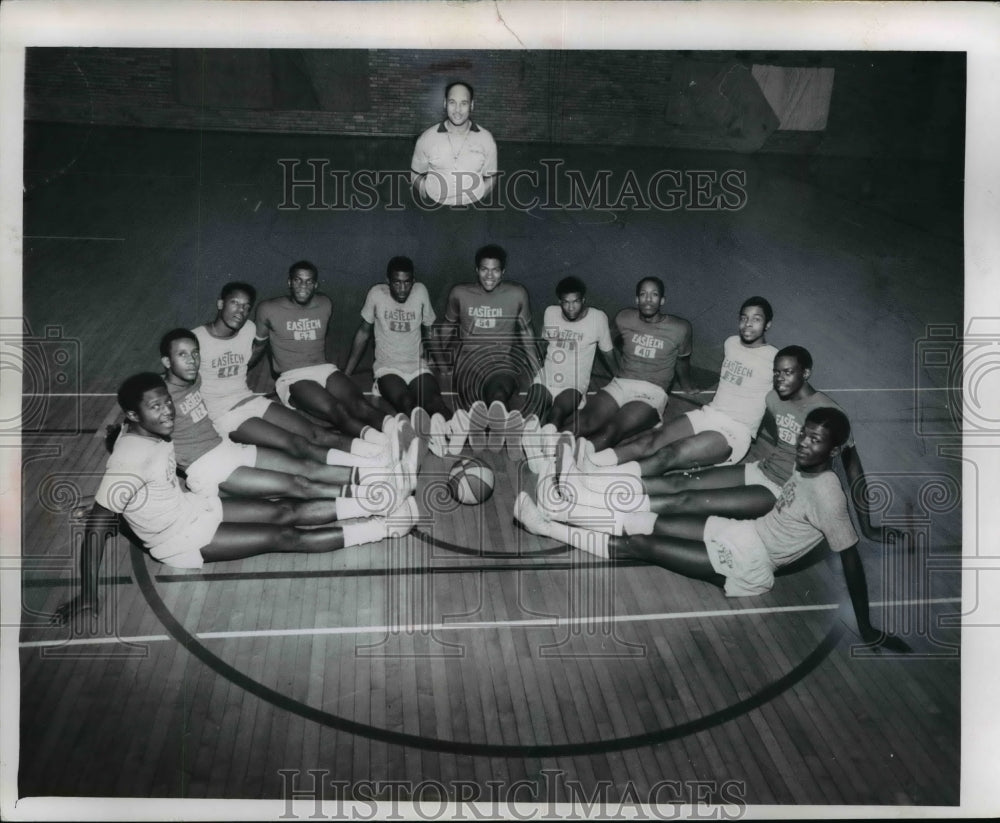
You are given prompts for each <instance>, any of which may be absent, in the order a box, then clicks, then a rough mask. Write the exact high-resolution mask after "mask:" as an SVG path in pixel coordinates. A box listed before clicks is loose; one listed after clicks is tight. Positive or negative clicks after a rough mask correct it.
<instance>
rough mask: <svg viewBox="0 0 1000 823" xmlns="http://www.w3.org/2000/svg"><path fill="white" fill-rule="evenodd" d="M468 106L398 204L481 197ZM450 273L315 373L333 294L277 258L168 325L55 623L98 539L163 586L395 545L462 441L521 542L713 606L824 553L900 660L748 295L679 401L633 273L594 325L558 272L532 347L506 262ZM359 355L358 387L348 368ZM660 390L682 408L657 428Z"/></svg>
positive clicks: (874, 636)
mask: <svg viewBox="0 0 1000 823" xmlns="http://www.w3.org/2000/svg"><path fill="white" fill-rule="evenodd" d="M472 96H473V95H472V90H471V87H468V86H467V85H466V84H462V83H457V84H452V85H451V86H449V87H448V89H447V90H446V94H445V110H446V115H447V117H446V120H445V121H443V122H442V123H441V124H439V125H437V126H435V127H432V128H431V129H428V130H427V131H426V132H425V133H424V134H423V135H421V137H420V138H419V139H418V141H417V146H416V150H415V152H414V161H413V169H414V186H415V189H417V190H418V191H419V192H420V193H421V195H422V196H430V197H432V198H434V199H438V200H439V201H440V202H443V203H446V205H456V204H459V205H460V204H462V203H463V202H466V200H467V198H466V195H467V196H468V197H471V198H473V199H475V198H479V197H482V196H483V195H484V194H485V193H486V192H487V191H488V190H489V181H490V180H491V179H492V178H491V176H490V175H491V172H490V169H491V168H492V169H493V173H495V168H496V147H495V144H494V143H493V141H492V137H491V136H490V135H489V133H488V132H487V131H486V130H485V129H482V128H481V127H479V126H477V125H476V124H475V123H473V121H472V120H471V117H470V116H471V113H472V105H473V103H472ZM456 168H458V169H459V172H460V173H461V174H466V175H469V176H470V179H472V180H474V181H475V183H474V185H472V186H471V188H470V187H463V186H459V188H458V189H457V191H453V192H450V193H448V192H442V191H441V190H440V180H441V179H444V177H443V174H439V173H438V170H442V169H456ZM471 257H472V259H471V261H470V262H471V263H472V265H473V272H472V273H471V274H472V276H471V277H470V278H469V279H468V281H467V282H460V283H457V284H456V285H454V286H452V288H451V289H450V291H449V293H448V296H447V299H446V303H445V306H444V312H443V315H442V316H441V317H439V316H438V315H437V314H436V313H435V310H434V307H433V305H432V302H431V299H430V296H429V294H428V291H427V288H426V287H425V286H424V284H423V283H422V282H420V281H419V280H418V279H417V276H416V270H415V266H414V263H413V261H412V260H410V258H408V257H404V256H397V257H392V258H391V259H390V260H389V261H388V263H387V265H386V267H385V278H384V280H383V281H381V282H378V283H376V284H375V285H373V286H372V287H371V288H370V290H369V291H368V293H367V296H366V298H365V300H364V304H363V305H362V306H361V308H360V322H359V324H358V327H357V330H356V332H355V333H354V336H353V339H352V342H351V346H350V350H349V353H348V356H347V359H346V361H345V362H344V363H343V366H342V367H340V366H338V365H335V364H333V363H330V362H328V361H327V355H326V344H327V338H328V335H329V332H330V328H331V322H332V319H333V316H334V304H333V301H332V300H331V297H330V293H334V290H335V289H336V286H337V284H336V282H335V281H332V282H331V283H330V285H329V286H328V287H327V291H324V288H323V287H324V286H325V285H326V281H325V280H321V276H320V271H319V269H318V268H317V266H316V265H314V264H313V263H312V262H310V261H307V260H300V261H296V262H294V263H292V264H291V265H290V267H289V269H288V276H287V287H286V290H285V291H284V293H282V294H280V295H279V296H276V297H271V298H269V299H263V300H258V295H257V289H256V288H255V286H254V285H252V284H249V283H244V282H230V283H227V284H225V286H223V287H222V289H221V292H220V293H219V295H218V300H217V303H216V314H215V317H214V319H213V320H210V321H209V322H207V323H204V324H203V325H198V326H196V327H194V328H177V329H172V330H169V331H166V332H165V333H164V334H163V335H162V337H161V339H160V346H159V356H160V363H161V364H162V371H159V372H142V373H139V374H134V375H132V376H129V377H127V378H126V379H125V380H124V381H123V382H122V383H121V385H120V388H119V390H118V393H117V397H118V404H119V405H120V407H121V411H122V415H123V419H122V422H121V424H120V426H117V427H115V428H114V429H113V430H112V431H110V432H109V437H108V446H109V449H110V456H109V458H108V461H107V467H106V471H105V474H104V476H103V478H102V480H101V482H100V485H99V487H98V490H97V493H96V495H95V499H94V504H93V506H92V508H91V510H90V513H89V515H88V520H87V527H86V528H87V531H89V532H92V534H91V535H90V536H89V537H85V539H84V541H83V546H82V548H81V551H82V552H83V556H82V557H81V571H82V574H81V591H80V592H79V593H78V594H77V595H76V596H75V597H74V598H73V599H72V600H70V601H69V602H67V603H66V604H64V605H63V606H61V607H60V609H59V610H58V611H57V619H58V620H63V621H64V620H66V619H68V618H69V617H70V616H71V615H73V614H76V613H81V612H85V611H94V612H96V611H98V610H99V609H100V598H99V596H98V586H97V580H98V575H99V569H100V566H101V562H102V558H103V554H104V551H105V546H104V543H105V540H104V539H102V538H101V535H107V534H108V533H109V528H108V524H109V523H116V524H120V526H121V528H122V529H124V530H125V531H126V532H127V533H128V534H129V536H130V538H132V539H133V540H134V541H135V542H138V543H141V544H142V545H143V546H144V547H145V548H146V550H147V551H148V553H149V555H150V556H151V557H152V558H154V559H155V560H157V561H159V562H160V563H163V564H165V565H168V566H172V567H177V568H200V567H201V566H202V565H203V564H205V563H212V562H218V561H227V560H237V559H242V558H247V557H252V556H255V555H258V554H264V553H270V552H303V553H307V552H308V553H315V552H329V551H334V550H339V549H343V548H346V547H351V546H358V545H362V544H367V543H374V542H379V541H383V540H386V539H397V538H400V537H403V536H405V535H406V534H408V533H409V532H410V531H411V530H412V529H413V527H414V526H415V524H416V523H417V522H418V520H419V518H420V511H419V508H418V505H417V500H416V497H415V490H416V486H417V478H418V475H419V474H420V472H421V468H422V467H423V466H424V463H425V460H426V459H427V456H428V454H434V455H436V456H437V457H439V458H444V459H445V460H447V461H450V463H449V466H450V478H449V483H450V488H451V491H452V494H453V495H454V496H455V498H456V500H458V501H460V502H461V503H467V504H476V503H479V502H482V501H484V500H486V499H487V498H488V497H489V496H490V494H491V492H492V488H493V476H492V471H491V470H490V469H489V467H488V466H486V465H485V464H483V463H482V462H481V461H478V460H476V459H475V457H474V455H475V453H476V452H478V451H482V450H484V449H485V450H491V451H495V452H499V451H501V450H506V452H507V454H508V455H509V456H510V457H511V458H512V459H513V460H514V461H517V462H518V463H526V464H527V467H528V468H529V469H530V471H531V472H532V473H533V475H534V476H535V479H536V484H535V488H534V490H533V493H529V492H527V491H521V492H519V493H518V495H517V497H516V500H515V502H514V506H513V512H512V516H513V519H514V520H515V521H516V522H517V523H518V525H520V526H521V527H522V528H524V529H526V530H527V531H529V532H531V533H534V534H537V535H539V536H542V537H547V538H551V539H553V540H556V541H559V542H561V543H564V544H566V545H567V546H569V547H571V549H572V550H577V551H583V552H588V553H591V554H593V555H596V556H598V557H600V558H604V559H608V560H616V559H625V558H627V559H629V560H639V561H643V562H646V563H650V564H654V565H657V566H660V567H662V568H663V569H666V570H668V571H670V572H674V573H678V574H681V575H684V576H686V577H689V578H693V579H697V580H703V581H706V582H708V583H711V584H714V585H717V586H719V587H721V588H723V589H724V591H725V593H726V595H728V596H733V597H739V596H752V595H757V594H761V593H763V592H767V591H769V590H770V589H771V588H772V587H773V585H774V582H775V572H776V571H777V570H778V569H779V568H781V567H782V566H786V565H789V564H792V563H795V562H796V561H799V560H802V559H804V558H805V557H806V555H808V554H809V553H810V552H811V551H812V550H813V549H815V548H816V547H817V546H819V544H821V543H823V544H824V545H825V546H826V547H828V548H829V549H830V550H832V551H833V552H835V553H837V554H838V555H839V558H840V561H841V565H842V569H843V573H844V576H845V579H846V581H847V589H848V592H849V594H850V597H851V601H852V604H853V607H854V613H855V617H856V619H857V626H858V631H859V633H860V635H861V636H862V638H863V639H864V640H865V641H867V642H871V643H879V644H883V645H888V646H891V647H893V648H901V649H902V648H904V647H905V644H903V643H902V641H901V640H899V639H898V638H894V637H892V636H890V635H886V634H884V633H883V632H881V631H880V630H878V629H877V628H875V627H873V626H872V625H871V623H870V620H869V614H868V596H867V581H866V578H865V574H864V567H863V565H862V562H861V558H860V554H859V552H858V544H859V536H858V534H857V532H856V531H855V528H854V525H853V524H852V521H851V517H850V514H849V511H848V505H849V504H848V495H847V494H846V493H845V490H844V489H843V487H842V485H841V482H840V479H839V478H838V476H837V474H836V473H835V472H834V471H833V470H832V462H833V461H834V460H840V461H842V462H843V467H844V471H845V474H846V477H847V479H848V481H849V482H850V484H851V495H850V497H851V499H852V500H853V501H854V504H855V506H856V508H857V516H858V523H859V525H860V530H861V531H862V533H863V536H864V537H865V538H867V539H869V540H874V541H881V540H882V538H883V537H884V535H883V531H882V530H881V529H878V528H876V527H875V526H874V525H873V524H872V523H871V521H870V518H869V512H868V511H867V509H866V508H865V507H864V501H865V499H866V486H865V478H864V471H863V468H862V465H861V461H860V458H859V456H858V453H857V449H856V448H855V444H854V441H853V438H852V436H851V427H850V423H849V422H848V418H847V416H846V415H845V413H844V411H843V410H842V409H840V408H839V407H838V405H837V404H836V403H835V402H834V401H833V400H832V399H831V398H830V397H828V396H827V395H826V394H824V393H823V392H822V391H819V390H817V389H815V388H814V387H813V386H812V385H811V384H810V377H811V373H812V368H813V361H812V356H811V354H810V353H809V351H807V350H806V349H805V348H804V347H802V346H799V345H789V346H785V347H784V348H781V349H777V348H776V347H775V346H773V345H771V344H769V343H768V342H767V339H766V338H767V334H768V331H769V330H770V328H771V326H772V323H773V322H774V315H773V311H772V307H771V304H770V303H769V302H768V300H767V299H765V298H764V297H760V296H748V297H747V298H746V299H745V300H743V301H742V303H741V304H740V305H734V306H733V307H732V311H733V321H734V325H733V334H732V335H731V336H729V337H728V338H727V339H726V340H725V341H724V343H723V360H722V365H721V368H720V370H719V374H718V380H717V384H716V385H715V386H699V387H696V386H695V385H694V384H693V382H692V374H691V367H690V360H691V354H692V345H693V343H692V329H691V324H690V323H689V322H688V321H687V320H685V319H683V318H682V317H678V316H675V315H673V314H671V313H669V312H668V311H667V310H666V297H667V295H666V290H665V285H664V283H663V281H662V280H661V279H660V278H658V277H655V276H647V277H642V278H641V279H639V281H638V282H637V283H636V284H635V298H634V302H633V304H632V305H629V306H627V307H625V308H621V309H620V310H619V311H617V313H615V314H614V317H613V319H612V320H609V316H608V314H607V313H606V312H605V311H603V310H602V309H601V308H599V307H597V306H596V305H591V304H590V303H589V302H588V297H587V286H586V284H585V283H584V282H583V281H582V280H580V279H579V278H577V277H573V276H571V277H566V278H563V279H561V280H559V281H558V282H556V283H552V284H551V286H550V288H552V290H553V292H554V298H555V300H554V303H553V304H552V305H549V306H547V307H546V308H545V310H544V313H543V315H542V319H541V323H540V327H539V329H538V332H539V333H536V329H535V320H534V317H533V312H532V308H531V305H530V300H529V295H528V291H527V289H526V288H525V287H524V286H523V285H521V284H520V283H517V282H515V281H514V280H511V279H509V278H507V277H506V270H507V263H508V261H507V252H506V250H505V249H504V248H503V247H502V246H501V245H499V244H496V243H490V244H487V245H485V246H483V247H481V248H479V249H478V250H476V251H475V254H474V255H472V256H471ZM344 309H345V307H344V306H343V305H341V304H338V306H337V311H338V315H339V316H340V317H343V316H344V314H343V312H344ZM370 345H372V346H373V347H374V361H373V366H372V370H373V377H374V380H373V384H372V385H371V390H370V392H367V391H365V390H363V389H362V387H360V386H359V383H358V381H357V379H356V377H355V373H356V372H357V371H358V367H359V365H360V364H361V362H362V359H363V357H364V356H365V354H366V352H367V350H368V348H369V346H370ZM262 362H267V363H268V364H269V366H270V369H271V372H272V374H274V375H276V378H275V386H274V394H273V395H264V394H259V393H255V392H254V391H252V390H251V389H250V387H249V385H248V375H249V373H250V370H251V369H253V368H254V367H255V366H257V364H258V363H262ZM597 366H600V369H598V368H597ZM445 376H447V377H448V378H450V389H451V390H450V391H449V392H444V393H443V392H442V388H441V385H442V379H443V378H444V377H445ZM592 385H594V386H598V385H599V386H600V387H599V388H597V389H596V390H591V386H592ZM365 388H366V389H367V387H365ZM671 393H673V394H674V395H675V396H680V397H683V398H685V400H686V401H687V403H686V404H685V407H687V406H688V405H690V406H693V407H694V408H693V409H692V410H691V411H688V412H686V413H684V414H681V415H679V416H676V415H666V416H665V412H666V409H667V407H668V402H669V401H670V395H671ZM709 395H710V396H711V399H710V400H709V402H707V403H703V402H702V401H703V399H705V398H706V397H708V396H709ZM386 408H389V409H392V412H391V413H386V411H385V409H386Z"/></svg>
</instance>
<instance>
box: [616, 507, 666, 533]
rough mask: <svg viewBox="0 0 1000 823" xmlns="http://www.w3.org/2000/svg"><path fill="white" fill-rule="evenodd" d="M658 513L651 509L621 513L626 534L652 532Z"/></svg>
mask: <svg viewBox="0 0 1000 823" xmlns="http://www.w3.org/2000/svg"><path fill="white" fill-rule="evenodd" d="M656 518H657V514H656V512H651V511H635V512H623V513H622V514H621V515H620V519H621V521H622V527H623V530H624V532H625V534H652V533H653V526H654V525H655V524H656Z"/></svg>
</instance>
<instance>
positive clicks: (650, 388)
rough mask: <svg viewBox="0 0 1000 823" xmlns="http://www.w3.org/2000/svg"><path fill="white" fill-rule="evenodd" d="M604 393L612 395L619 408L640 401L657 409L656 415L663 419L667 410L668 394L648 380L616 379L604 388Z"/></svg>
mask: <svg viewBox="0 0 1000 823" xmlns="http://www.w3.org/2000/svg"><path fill="white" fill-rule="evenodd" d="M604 391H606V392H607V393H608V394H610V395H611V399H612V400H614V401H615V402H616V403H617V404H618V408H621V407H622V406H624V405H625V404H626V403H631V402H633V401H635V400H638V401H639V402H640V403H645V404H646V405H647V406H652V407H653V408H654V409H656V413H657V414H658V415H660V417H663V412H664V410H665V409H666V408H667V393H666V392H665V391H664V390H663V389H661V388H660V387H659V386H655V385H653V384H652V383H650V382H649V381H648V380H630V379H628V378H627V377H616V378H615V379H614V380H612V381H611V382H610V383H608V385H606V386H605V387H604Z"/></svg>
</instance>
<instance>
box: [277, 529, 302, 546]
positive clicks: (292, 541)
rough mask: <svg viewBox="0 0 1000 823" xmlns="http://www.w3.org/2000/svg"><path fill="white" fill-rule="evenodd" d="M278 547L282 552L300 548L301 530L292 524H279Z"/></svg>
mask: <svg viewBox="0 0 1000 823" xmlns="http://www.w3.org/2000/svg"><path fill="white" fill-rule="evenodd" d="M277 540H278V548H279V550H280V551H283V552H297V551H300V550H301V548H302V532H300V531H299V530H298V529H296V528H295V527H294V526H281V528H279V529H278V533H277Z"/></svg>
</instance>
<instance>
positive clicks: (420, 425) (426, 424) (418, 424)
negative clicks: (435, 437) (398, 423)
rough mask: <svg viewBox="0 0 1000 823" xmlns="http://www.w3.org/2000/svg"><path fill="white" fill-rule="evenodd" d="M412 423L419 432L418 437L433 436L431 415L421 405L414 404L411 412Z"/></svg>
mask: <svg viewBox="0 0 1000 823" xmlns="http://www.w3.org/2000/svg"><path fill="white" fill-rule="evenodd" d="M410 425H411V426H413V430H414V431H415V432H416V433H417V437H424V438H427V437H430V436H431V416H430V415H429V414H428V413H427V411H426V410H425V409H423V408H422V407H420V406H414V407H413V411H411V412H410Z"/></svg>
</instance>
